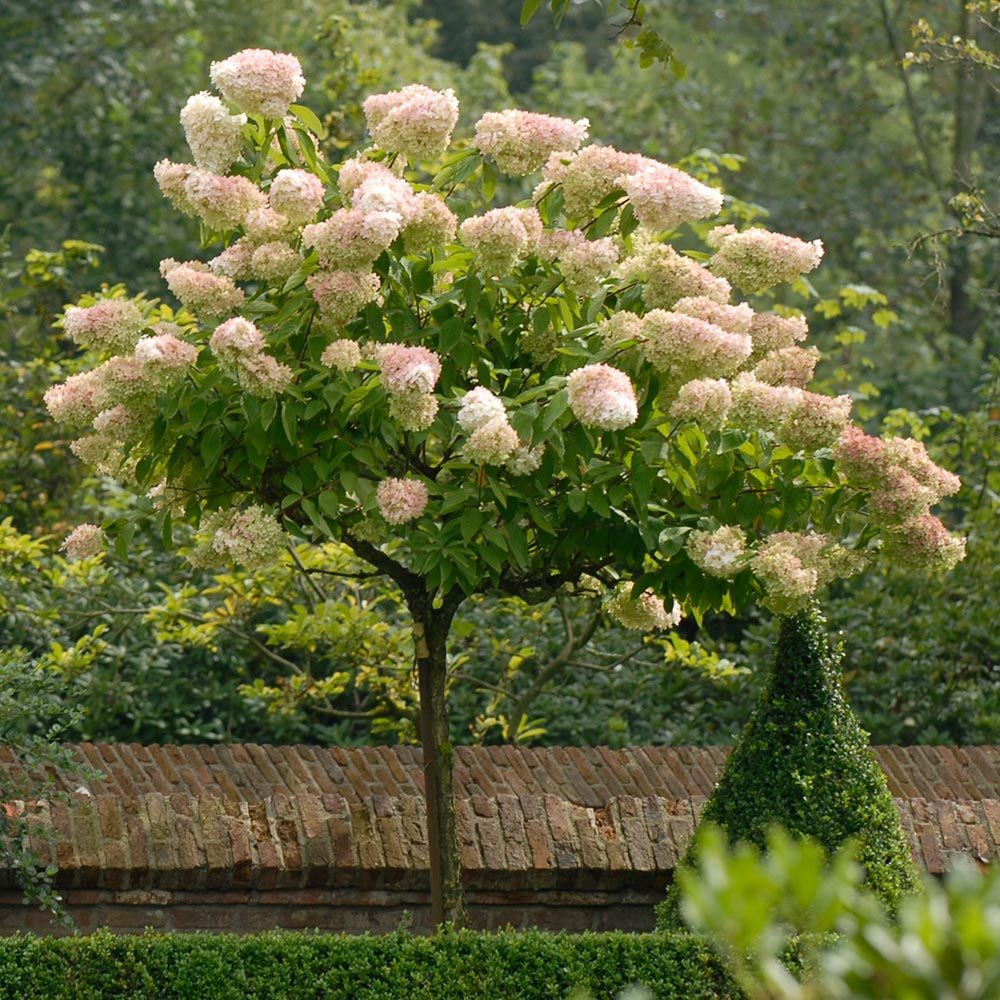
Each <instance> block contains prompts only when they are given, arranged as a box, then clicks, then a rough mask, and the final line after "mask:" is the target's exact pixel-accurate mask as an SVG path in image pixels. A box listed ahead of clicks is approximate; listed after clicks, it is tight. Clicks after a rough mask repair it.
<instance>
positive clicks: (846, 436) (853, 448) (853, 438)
mask: <svg viewBox="0 0 1000 1000" xmlns="http://www.w3.org/2000/svg"><path fill="white" fill-rule="evenodd" d="M833 457H834V458H835V459H836V461H837V466H838V468H839V469H840V471H841V473H842V474H843V475H844V477H845V478H846V479H847V481H848V482H850V483H851V484H852V485H853V486H861V487H877V486H878V485H879V484H881V483H882V482H883V481H884V480H885V476H886V473H887V472H888V470H889V468H890V467H891V464H890V462H889V460H888V458H887V456H886V449H885V442H884V441H883V440H882V439H881V438H879V437H873V436H872V435H871V434H866V433H865V432H864V431H863V430H862V429H861V428H860V427H855V426H853V425H851V426H848V427H845V428H844V430H843V432H842V433H841V435H840V440H839V441H838V442H837V444H836V446H835V448H834V450H833Z"/></svg>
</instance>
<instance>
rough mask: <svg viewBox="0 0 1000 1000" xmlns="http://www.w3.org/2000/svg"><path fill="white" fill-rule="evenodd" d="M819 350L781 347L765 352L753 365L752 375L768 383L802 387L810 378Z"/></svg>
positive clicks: (817, 359)
mask: <svg viewBox="0 0 1000 1000" xmlns="http://www.w3.org/2000/svg"><path fill="white" fill-rule="evenodd" d="M818 361H819V351H818V350H817V349H816V348H815V347H783V348H781V350H778V351H772V352H771V353H770V354H766V355H765V356H764V357H763V358H762V359H761V360H760V361H758V362H757V364H756V365H755V366H754V369H753V373H754V376H755V377H756V378H758V379H760V381H761V382H767V383H768V384H769V385H791V386H794V387H795V388H797V389H804V388H805V387H806V386H807V385H808V384H809V383H810V381H811V380H812V377H813V372H814V371H815V370H816V363H817V362H818Z"/></svg>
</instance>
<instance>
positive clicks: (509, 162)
mask: <svg viewBox="0 0 1000 1000" xmlns="http://www.w3.org/2000/svg"><path fill="white" fill-rule="evenodd" d="M589 127H590V122H588V121H587V119H586V118H581V119H580V120H579V121H575V122H574V121H570V120H569V119H568V118H555V117H553V116H552V115H540V114H535V113H533V112H531V111H516V110H507V111H488V112H487V113H486V114H484V115H483V117H482V118H480V119H479V121H478V122H476V137H475V139H473V141H472V144H473V145H474V146H475V147H476V149H478V150H479V152H480V153H482V155H483V156H489V157H492V158H493V159H494V160H495V161H496V164H497V166H498V167H499V168H500V170H502V171H503V172H504V173H505V174H511V175H512V176H514V177H524V176H525V175H526V174H530V173H534V172H535V171H536V170H539V169H541V167H542V165H543V164H544V163H545V161H546V160H547V159H548V158H549V155H550V154H552V153H555V152H559V151H566V152H572V151H573V150H575V149H578V148H579V146H580V143H582V142H583V140H584V139H586V138H587V129H588V128H589Z"/></svg>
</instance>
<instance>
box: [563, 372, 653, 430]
mask: <svg viewBox="0 0 1000 1000" xmlns="http://www.w3.org/2000/svg"><path fill="white" fill-rule="evenodd" d="M566 391H567V393H568V395H569V408H570V409H571V410H572V411H573V415H574V416H575V417H576V419H577V420H579V421H580V423H581V424H583V425H584V426H585V427H595V428H597V429H598V430H605V431H618V430H621V429H622V428H623V427H628V426H629V425H630V424H634V423H635V421H636V419H637V418H638V416H639V409H638V406H637V404H636V400H635V390H634V389H633V388H632V383H631V382H630V381H629V377H628V376H627V375H626V374H625V373H624V372H621V371H619V370H618V369H617V368H612V367H610V366H609V365H585V366H584V367H583V368H577V369H576V370H575V371H572V372H570V373H569V376H568V377H567V379H566Z"/></svg>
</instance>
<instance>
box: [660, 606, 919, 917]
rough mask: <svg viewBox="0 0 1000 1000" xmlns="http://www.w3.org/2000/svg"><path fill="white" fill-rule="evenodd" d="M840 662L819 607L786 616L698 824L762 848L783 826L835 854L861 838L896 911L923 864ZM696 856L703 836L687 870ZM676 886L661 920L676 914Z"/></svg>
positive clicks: (865, 860)
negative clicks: (848, 694) (917, 862)
mask: <svg viewBox="0 0 1000 1000" xmlns="http://www.w3.org/2000/svg"><path fill="white" fill-rule="evenodd" d="M839 662H840V659H839V656H837V655H836V654H834V653H832V652H831V650H830V645H829V641H828V639H827V635H826V628H825V621H824V619H823V616H822V615H821V614H820V612H819V610H818V608H816V607H815V606H813V607H811V608H807V609H806V610H804V611H801V612H799V613H798V614H796V615H792V616H788V617H785V618H782V620H781V630H780V635H779V637H778V642H777V645H776V647H775V656H774V666H773V669H772V671H771V674H770V676H769V678H768V679H767V681H766V683H765V685H764V687H763V689H762V690H761V693H760V695H759V697H758V701H757V705H756V707H755V709H754V713H753V715H752V716H751V718H750V722H749V723H748V724H747V728H746V730H745V731H744V733H743V735H742V736H741V737H740V739H739V741H738V742H737V744H736V746H735V747H734V749H733V752H732V754H731V756H730V758H729V762H728V764H727V767H726V770H725V772H724V773H723V775H722V778H721V780H720V781H719V784H718V786H717V787H716V789H715V791H714V793H713V794H712V797H711V798H710V799H709V801H708V803H707V804H706V806H705V810H704V812H703V813H702V820H701V822H702V824H703V825H704V824H708V823H716V824H718V825H719V826H721V827H722V828H723V829H724V830H725V831H726V833H727V835H728V836H729V838H730V839H731V841H733V842H735V841H748V842H750V843H752V844H757V845H759V846H761V847H763V846H764V844H765V842H766V838H767V833H768V830H769V828H770V827H771V826H773V825H774V824H776V823H777V824H781V825H782V826H784V827H786V828H787V829H788V830H789V831H790V832H792V833H794V834H797V835H799V836H808V837H814V838H816V839H817V840H818V841H819V843H820V844H821V845H822V846H823V847H824V848H826V849H827V850H829V851H834V850H836V849H837V848H839V847H840V846H841V845H842V844H844V843H845V842H846V841H848V840H850V839H852V838H853V839H856V840H857V844H858V852H857V857H858V860H859V861H860V862H861V864H862V865H863V866H864V868H865V873H866V881H867V884H868V886H869V887H870V888H871V890H872V891H873V892H874V893H875V894H876V895H877V896H878V897H880V898H881V899H882V900H883V901H884V902H885V903H886V904H887V905H888V906H889V907H890V909H895V908H896V906H897V905H898V903H899V901H900V900H901V899H902V898H903V897H904V896H906V895H907V894H908V893H912V892H913V891H915V890H916V887H917V874H916V869H915V867H914V865H913V861H912V859H911V858H910V852H909V848H908V847H907V843H906V838H905V836H904V834H903V829H902V827H901V825H900V822H899V817H898V816H897V814H896V810H895V807H894V806H893V804H892V797H891V796H890V794H889V788H888V785H887V784H886V780H885V775H884V774H883V772H882V769H881V768H880V767H879V765H878V763H877V761H876V760H875V757H874V755H873V754H872V752H871V750H870V749H869V745H868V734H867V733H866V732H865V731H864V730H863V729H862V728H861V726H860V725H859V723H858V720H857V718H856V717H855V715H854V713H853V712H852V711H851V708H850V706H849V705H848V704H847V701H846V700H845V698H844V696H843V693H842V692H841V689H840V671H839ZM696 857H697V841H696V842H695V843H694V844H693V845H692V846H691V847H689V848H688V854H687V856H686V858H685V859H684V861H683V862H682V867H685V866H687V865H690V864H692V863H694V862H695V860H696ZM676 886H677V883H675V887H674V888H672V889H671V892H670V894H669V895H668V898H667V900H666V902H665V903H663V904H661V907H660V912H659V919H660V923H661V926H664V927H668V926H671V925H672V924H674V923H675V922H676V921H677V905H678V890H677V888H676Z"/></svg>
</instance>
